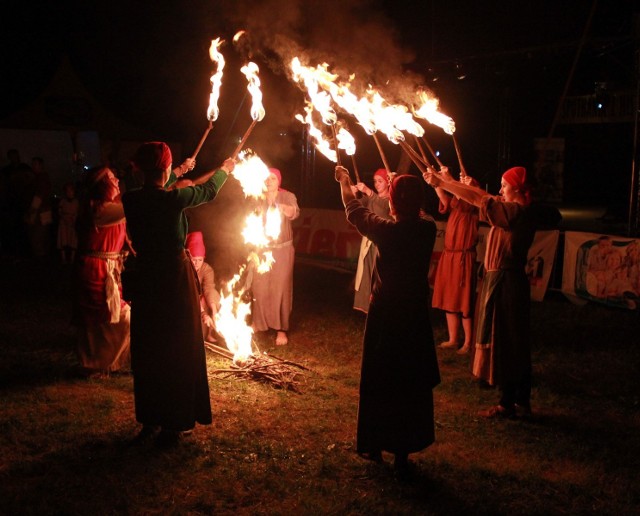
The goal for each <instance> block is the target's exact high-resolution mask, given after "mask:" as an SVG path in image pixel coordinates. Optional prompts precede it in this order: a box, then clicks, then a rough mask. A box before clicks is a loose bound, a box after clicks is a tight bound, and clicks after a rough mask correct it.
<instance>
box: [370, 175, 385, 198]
mask: <svg viewBox="0 0 640 516" xmlns="http://www.w3.org/2000/svg"><path fill="white" fill-rule="evenodd" d="M373 187H374V188H375V189H376V192H378V195H383V194H386V193H388V192H389V181H387V180H386V179H384V178H383V177H381V176H373Z"/></svg>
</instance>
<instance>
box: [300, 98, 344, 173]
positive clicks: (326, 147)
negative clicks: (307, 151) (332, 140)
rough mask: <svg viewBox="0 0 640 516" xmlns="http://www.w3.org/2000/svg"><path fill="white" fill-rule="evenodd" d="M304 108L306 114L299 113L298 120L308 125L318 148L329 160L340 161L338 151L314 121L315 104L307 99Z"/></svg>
mask: <svg viewBox="0 0 640 516" xmlns="http://www.w3.org/2000/svg"><path fill="white" fill-rule="evenodd" d="M304 110H305V113H306V115H305V116H304V117H303V116H302V115H299V114H298V115H296V116H295V118H296V120H298V121H299V122H302V123H303V124H306V125H308V130H309V134H310V135H311V137H312V138H313V139H314V140H315V146H316V149H318V150H319V151H320V152H321V153H322V154H323V155H324V156H325V157H326V158H327V159H328V160H329V161H333V162H334V163H336V162H337V161H338V155H337V152H336V151H335V150H333V149H332V148H331V145H330V144H329V142H327V141H326V140H325V139H324V136H323V134H322V131H321V130H320V129H319V128H318V127H317V126H316V125H315V123H314V122H313V116H312V113H313V105H312V104H311V102H309V101H306V105H305V107H304Z"/></svg>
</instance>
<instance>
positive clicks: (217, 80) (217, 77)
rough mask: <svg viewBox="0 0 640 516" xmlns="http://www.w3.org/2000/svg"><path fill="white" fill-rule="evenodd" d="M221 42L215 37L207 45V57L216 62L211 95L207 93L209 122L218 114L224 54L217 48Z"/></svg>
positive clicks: (213, 120)
mask: <svg viewBox="0 0 640 516" xmlns="http://www.w3.org/2000/svg"><path fill="white" fill-rule="evenodd" d="M222 43H224V41H223V40H221V39H220V38H216V39H214V40H213V41H211V47H209V57H210V58H211V60H212V61H213V62H214V63H216V64H217V67H216V71H215V73H214V74H213V75H212V76H211V95H209V109H208V110H207V118H208V119H209V121H210V122H215V121H216V120H217V119H218V115H219V114H220V111H219V110H218V99H219V98H220V86H222V70H223V69H224V56H223V55H222V54H221V53H220V52H219V51H218V48H219V47H220V45H222Z"/></svg>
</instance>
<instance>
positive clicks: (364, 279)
mask: <svg viewBox="0 0 640 516" xmlns="http://www.w3.org/2000/svg"><path fill="white" fill-rule="evenodd" d="M362 203H363V204H364V206H366V207H367V208H368V209H370V210H371V211H372V212H373V213H375V214H376V215H378V216H380V217H382V218H384V219H388V220H391V214H390V213H389V198H388V197H384V198H383V197H380V196H379V195H378V194H377V193H372V194H371V195H370V196H368V197H366V198H364V199H363V201H362ZM377 252H378V251H377V248H376V245H375V244H374V243H373V242H372V241H371V240H369V239H368V238H367V237H362V240H361V241H360V253H359V254H358V265H357V267H356V277H355V281H354V287H355V294H354V296H353V308H354V309H355V310H360V311H362V312H364V313H367V312H368V311H369V302H370V301H371V275H372V274H373V265H374V263H375V261H376V254H377Z"/></svg>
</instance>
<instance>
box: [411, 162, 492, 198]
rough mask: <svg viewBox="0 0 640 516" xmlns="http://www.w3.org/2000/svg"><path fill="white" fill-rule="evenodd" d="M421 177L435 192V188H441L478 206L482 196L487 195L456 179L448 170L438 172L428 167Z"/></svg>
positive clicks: (479, 189)
mask: <svg viewBox="0 0 640 516" xmlns="http://www.w3.org/2000/svg"><path fill="white" fill-rule="evenodd" d="M422 177H423V178H424V180H425V181H426V182H427V183H428V184H429V185H431V186H432V187H434V188H436V193H437V189H442V190H444V191H446V192H449V193H451V194H453V195H455V196H456V197H458V198H459V199H462V200H463V201H466V202H468V203H469V204H473V205H474V206H477V207H478V208H479V207H480V206H481V204H482V198H483V197H485V196H486V195H487V192H485V191H484V190H482V189H481V188H478V187H476V186H473V185H467V184H464V183H461V182H460V181H456V180H455V179H453V178H452V177H451V175H450V174H449V173H448V171H446V172H445V173H438V172H436V171H435V169H433V168H431V167H428V168H427V171H426V172H424V173H423V174H422Z"/></svg>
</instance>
